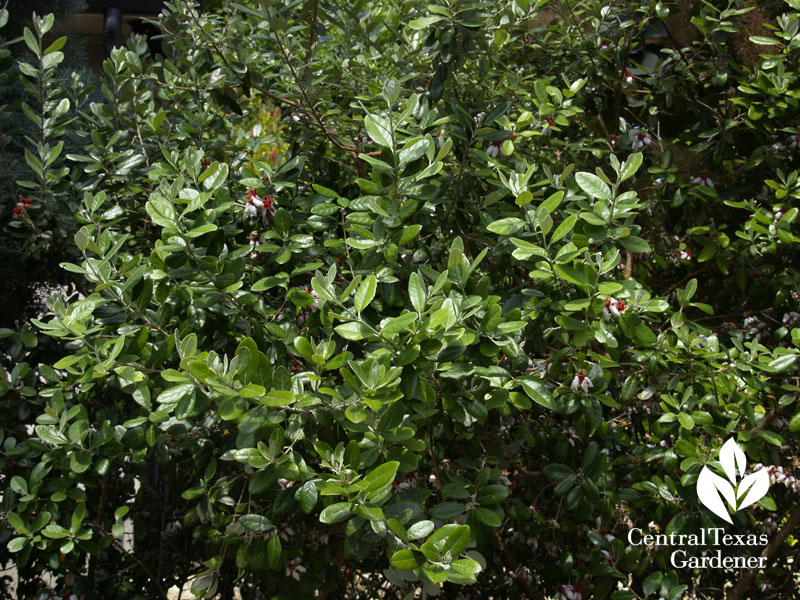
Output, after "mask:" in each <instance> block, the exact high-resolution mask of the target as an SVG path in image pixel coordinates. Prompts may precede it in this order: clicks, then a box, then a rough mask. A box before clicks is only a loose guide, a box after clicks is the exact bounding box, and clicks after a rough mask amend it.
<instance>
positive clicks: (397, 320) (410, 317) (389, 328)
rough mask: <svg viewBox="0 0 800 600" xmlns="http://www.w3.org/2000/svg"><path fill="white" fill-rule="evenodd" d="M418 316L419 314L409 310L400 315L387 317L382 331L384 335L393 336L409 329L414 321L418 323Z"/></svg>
mask: <svg viewBox="0 0 800 600" xmlns="http://www.w3.org/2000/svg"><path fill="white" fill-rule="evenodd" d="M418 316H419V315H417V313H415V312H407V313H403V314H402V315H400V316H399V317H393V318H391V319H387V320H386V323H385V324H384V325H383V328H382V329H381V333H382V334H383V335H384V336H387V337H391V336H392V335H394V334H395V333H399V332H401V331H403V330H405V329H407V328H408V327H409V326H410V325H411V324H412V323H416V321H417V317H418Z"/></svg>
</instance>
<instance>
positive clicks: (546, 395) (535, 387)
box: [519, 379, 553, 410]
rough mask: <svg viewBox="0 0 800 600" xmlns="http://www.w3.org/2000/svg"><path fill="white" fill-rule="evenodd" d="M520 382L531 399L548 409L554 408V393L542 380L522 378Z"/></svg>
mask: <svg viewBox="0 0 800 600" xmlns="http://www.w3.org/2000/svg"><path fill="white" fill-rule="evenodd" d="M519 382H520V383H521V384H522V389H524V390H525V393H526V394H528V396H529V397H530V399H531V400H533V401H534V402H536V403H537V404H540V405H541V406H544V407H545V408H547V409H550V410H553V395H552V393H551V392H550V390H549V389H548V388H547V386H546V385H545V384H544V383H543V382H542V381H541V380H538V379H520V380H519Z"/></svg>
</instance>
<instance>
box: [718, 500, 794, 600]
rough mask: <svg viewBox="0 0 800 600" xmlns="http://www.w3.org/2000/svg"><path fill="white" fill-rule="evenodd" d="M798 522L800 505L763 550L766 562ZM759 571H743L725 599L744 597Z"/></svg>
mask: <svg viewBox="0 0 800 600" xmlns="http://www.w3.org/2000/svg"><path fill="white" fill-rule="evenodd" d="M798 524H800V505H798V506H795V507H794V509H793V510H792V512H791V514H790V515H789V518H788V519H787V520H786V523H785V524H784V525H783V527H781V530H780V531H779V532H778V533H777V534H776V535H775V537H774V538H772V540H771V541H770V543H769V544H767V545H766V546H765V547H764V549H763V550H762V551H761V557H763V558H766V561H764V562H769V560H770V559H771V558H772V557H773V556H774V555H775V553H776V552H777V551H778V548H779V547H780V546H781V544H783V542H784V541H786V538H787V537H789V534H790V533H792V531H794V529H795V527H797V526H798ZM757 573H758V569H750V570H749V571H745V572H744V573H742V576H741V577H740V578H739V581H737V582H736V585H734V586H733V587H732V588H731V589H730V591H729V592H728V594H727V595H726V596H725V599H726V600H739V599H740V598H744V597H745V593H746V592H747V588H749V587H750V585H752V583H753V580H754V579H755V577H756V574H757Z"/></svg>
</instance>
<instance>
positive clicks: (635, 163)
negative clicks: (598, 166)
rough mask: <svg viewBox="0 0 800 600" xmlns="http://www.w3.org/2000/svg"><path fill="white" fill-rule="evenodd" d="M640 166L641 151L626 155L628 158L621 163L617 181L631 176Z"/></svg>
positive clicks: (620, 181)
mask: <svg viewBox="0 0 800 600" xmlns="http://www.w3.org/2000/svg"><path fill="white" fill-rule="evenodd" d="M641 166H642V153H641V152H637V153H635V154H631V155H630V156H629V157H628V160H626V161H625V162H624V163H623V165H622V169H620V173H619V180H618V183H622V182H623V181H625V180H626V179H628V178H630V177H633V176H634V175H635V174H636V171H638V170H639V167H641Z"/></svg>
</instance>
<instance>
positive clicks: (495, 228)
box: [487, 217, 525, 235]
mask: <svg viewBox="0 0 800 600" xmlns="http://www.w3.org/2000/svg"><path fill="white" fill-rule="evenodd" d="M523 227H525V221H523V220H522V219H518V218H516V217H508V218H505V219H499V220H498V221H495V222H493V223H490V224H489V227H487V229H488V230H489V231H491V232H492V233H496V234H497V235H513V234H515V233H517V232H518V231H520V230H521V229H522V228H523Z"/></svg>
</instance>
